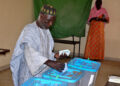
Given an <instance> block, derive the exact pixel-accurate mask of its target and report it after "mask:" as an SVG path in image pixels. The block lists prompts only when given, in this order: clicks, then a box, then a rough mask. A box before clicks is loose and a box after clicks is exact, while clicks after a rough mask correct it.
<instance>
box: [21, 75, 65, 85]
mask: <svg viewBox="0 0 120 86" xmlns="http://www.w3.org/2000/svg"><path fill="white" fill-rule="evenodd" d="M21 86H67V83H63V82H59V81H55V80H50V79H44V78H37V77H32V78H30V79H29V80H27V81H26V82H25V83H23V84H22V85H21Z"/></svg>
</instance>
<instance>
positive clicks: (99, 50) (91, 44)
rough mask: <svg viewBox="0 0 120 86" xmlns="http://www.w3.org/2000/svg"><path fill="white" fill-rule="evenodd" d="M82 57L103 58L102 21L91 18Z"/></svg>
mask: <svg viewBox="0 0 120 86" xmlns="http://www.w3.org/2000/svg"><path fill="white" fill-rule="evenodd" d="M84 57H85V58H86V59H88V58H89V59H93V60H95V59H96V60H103V59H104V22H101V21H99V22H98V21H95V20H93V21H92V22H91V23H90V28H89V32H88V37H87V43H86V48H85V54H84Z"/></svg>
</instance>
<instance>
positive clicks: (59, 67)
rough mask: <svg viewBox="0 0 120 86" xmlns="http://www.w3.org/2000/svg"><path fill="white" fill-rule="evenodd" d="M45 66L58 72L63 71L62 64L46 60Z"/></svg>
mask: <svg viewBox="0 0 120 86" xmlns="http://www.w3.org/2000/svg"><path fill="white" fill-rule="evenodd" d="M45 64H46V65H48V66H49V67H51V68H53V69H56V70H57V71H59V72H62V70H64V67H65V64H64V63H61V62H58V61H52V60H47V61H46V62H45Z"/></svg>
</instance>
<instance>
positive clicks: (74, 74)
mask: <svg viewBox="0 0 120 86" xmlns="http://www.w3.org/2000/svg"><path fill="white" fill-rule="evenodd" d="M83 75H84V71H81V70H76V69H72V68H68V70H67V71H66V72H64V73H63V72H58V71H56V70H54V69H51V68H50V69H49V70H48V71H46V72H44V73H43V74H42V76H43V77H44V78H48V79H53V80H57V81H62V82H67V83H75V82H77V81H78V80H79V79H80V78H82V77H83Z"/></svg>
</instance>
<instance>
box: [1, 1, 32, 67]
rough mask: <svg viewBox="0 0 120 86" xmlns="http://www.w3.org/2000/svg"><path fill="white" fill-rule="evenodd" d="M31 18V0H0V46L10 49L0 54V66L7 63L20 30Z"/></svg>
mask: <svg viewBox="0 0 120 86" xmlns="http://www.w3.org/2000/svg"><path fill="white" fill-rule="evenodd" d="M32 20H33V3H32V0H0V48H5V49H10V53H7V54H6V55H5V56H4V55H0V68H1V67H4V66H5V67H6V65H9V61H10V59H11V56H12V53H13V49H14V46H15V44H16V40H17V38H18V36H19V34H20V32H21V30H22V29H23V27H24V26H25V25H26V24H28V23H30V22H32Z"/></svg>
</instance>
